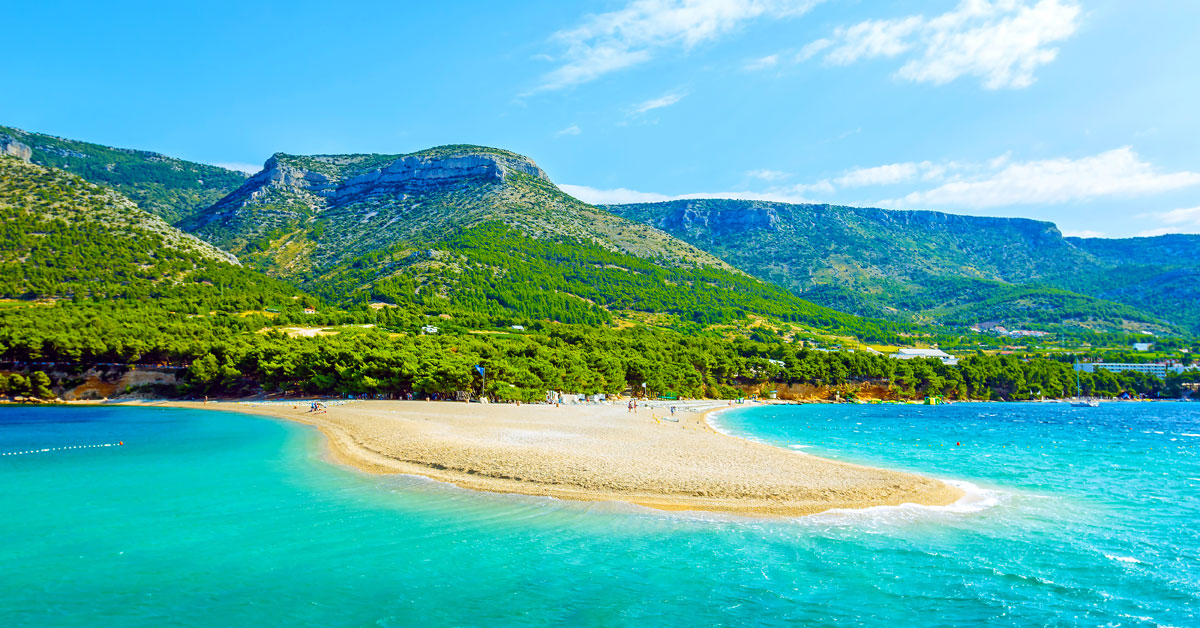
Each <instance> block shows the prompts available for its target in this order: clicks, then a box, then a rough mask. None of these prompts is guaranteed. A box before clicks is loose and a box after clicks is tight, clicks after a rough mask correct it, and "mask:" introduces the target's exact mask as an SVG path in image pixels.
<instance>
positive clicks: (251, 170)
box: [213, 161, 262, 174]
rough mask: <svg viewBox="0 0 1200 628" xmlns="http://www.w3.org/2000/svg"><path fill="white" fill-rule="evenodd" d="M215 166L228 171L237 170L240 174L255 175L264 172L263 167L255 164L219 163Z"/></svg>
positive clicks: (238, 162)
mask: <svg viewBox="0 0 1200 628" xmlns="http://www.w3.org/2000/svg"><path fill="white" fill-rule="evenodd" d="M213 165H214V166H218V167H221V168H225V169H226V170H237V171H240V172H245V173H247V174H255V173H257V172H258V171H259V170H262V166H259V165H255V164H247V163H243V162H240V161H219V162H217V163H215V164H213Z"/></svg>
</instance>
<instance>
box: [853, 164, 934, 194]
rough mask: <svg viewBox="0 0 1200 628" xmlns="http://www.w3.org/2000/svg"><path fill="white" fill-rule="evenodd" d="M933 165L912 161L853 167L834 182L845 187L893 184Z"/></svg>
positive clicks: (903, 181)
mask: <svg viewBox="0 0 1200 628" xmlns="http://www.w3.org/2000/svg"><path fill="white" fill-rule="evenodd" d="M932 167H933V164H931V163H929V162H928V161H926V162H922V163H920V164H917V163H913V162H911V161H910V162H905V163H899V164H887V165H885V166H875V167H873V168H852V169H850V170H847V171H846V172H845V173H843V174H842V176H840V177H838V178H836V179H834V183H837V184H838V185H839V186H841V187H844V188H852V187H859V186H864V185H893V184H896V183H905V182H908V181H912V180H915V179H916V178H917V176H918V175H920V173H921V171H922V169H926V170H928V169H931V168H932Z"/></svg>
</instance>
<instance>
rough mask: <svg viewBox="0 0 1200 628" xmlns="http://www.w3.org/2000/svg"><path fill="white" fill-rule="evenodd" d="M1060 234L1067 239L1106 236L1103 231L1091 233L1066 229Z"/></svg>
mask: <svg viewBox="0 0 1200 628" xmlns="http://www.w3.org/2000/svg"><path fill="white" fill-rule="evenodd" d="M1062 234H1063V235H1064V236H1066V237H1068V238H1103V237H1105V236H1106V235H1107V234H1105V233H1104V232H1103V231H1093V230H1092V229H1080V230H1079V231H1071V230H1070V229H1066V230H1063V232H1062Z"/></svg>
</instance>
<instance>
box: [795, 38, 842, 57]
mask: <svg viewBox="0 0 1200 628" xmlns="http://www.w3.org/2000/svg"><path fill="white" fill-rule="evenodd" d="M832 45H833V41H832V40H829V39H818V40H816V41H814V42H812V43H810V44H808V45H807V46H805V47H804V48H801V49H800V54H797V55H796V62H797V63H800V62H804V61H808V60H809V59H811V58H813V57H815V56H817V55H819V54H821V52H822V51H824V50H825V49H826V48H828V47H830V46H832Z"/></svg>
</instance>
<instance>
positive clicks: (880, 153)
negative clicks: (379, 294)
mask: <svg viewBox="0 0 1200 628" xmlns="http://www.w3.org/2000/svg"><path fill="white" fill-rule="evenodd" d="M93 4H94V5H93V6H88V5H84V4H83V3H74V2H70V3H67V2H52V1H47V0H41V1H38V2H26V1H23V0H15V1H13V2H9V3H7V4H6V7H5V14H6V16H7V17H8V18H9V20H8V22H9V26H10V27H9V28H7V29H6V31H5V40H6V45H7V46H6V47H7V50H8V52H7V53H6V55H5V56H6V61H5V63H3V64H0V80H2V81H3V84H4V86H5V92H6V94H5V98H4V99H3V100H0V124H7V125H12V126H17V127H20V128H24V129H27V130H31V131H39V132H45V133H51V134H54V135H60V136H64V137H70V138H73V139H83V140H88V141H94V142H99V143H103V144H109V145H115V146H122V147H132V148H145V149H149V150H155V151H159V152H163V153H166V154H170V155H174V156H178V157H182V158H185V159H191V160H196V161H204V162H209V163H219V164H234V165H238V164H240V165H242V167H254V166H257V165H258V164H261V163H262V161H263V160H265V159H266V158H267V157H268V156H270V155H271V154H272V153H274V152H277V151H283V152H290V153H336V152H381V153H404V152H410V151H413V150H419V149H421V148H425V147H429V146H434V145H438V144H447V143H460V142H461V143H475V144H485V145H491V146H499V147H503V148H508V149H511V150H515V151H517V152H520V153H523V154H526V155H529V156H530V157H532V158H533V159H534V160H536V161H537V162H538V163H539V165H541V166H542V167H543V168H544V169H546V170H547V172H549V173H550V175H551V177H552V178H553V179H554V180H555V181H556V182H557V183H559V184H560V185H561V186H562V187H563V188H564V189H566V190H568V191H570V192H571V193H573V194H575V195H577V196H579V197H580V198H583V199H584V200H589V201H594V202H606V201H607V202H617V201H627V200H660V199H667V198H677V197H688V196H700V197H707V196H721V197H731V198H765V199H775V200H791V201H816V202H831V203H842V204H850V205H872V206H883V207H891V208H901V209H937V210H942V211H948V212H953V213H967V214H976V215H998V216H1021V217H1029V218H1037V219H1043V220H1051V221H1054V222H1056V223H1057V224H1058V225H1059V226H1060V227H1061V228H1062V229H1063V231H1064V232H1066V233H1068V234H1089V235H1106V236H1110V237H1123V236H1133V235H1139V234H1155V233H1163V232H1187V233H1200V152H1197V150H1196V147H1197V146H1200V116H1198V115H1197V114H1196V111H1197V110H1198V108H1197V104H1196V103H1197V102H1200V80H1198V79H1200V75H1198V71H1197V68H1198V67H1200V37H1197V33H1200V2H1192V1H1183V0H1180V1H1177V2H1169V1H1165V0H1155V1H1149V2H1128V1H1118V0H944V1H943V0H930V1H929V2H891V1H888V0H873V1H870V2H867V1H854V0H823V1H819V0H703V1H702V0H693V1H690V2H689V1H683V0H633V1H629V0H620V1H605V2H589V3H585V2H517V3H495V2H478V3H475V2H470V3H469V2H458V3H416V2H411V3H397V2H378V3H373V2H345V3H331V2H289V3H273V2H257V3H243V2H237V3H221V2H206V3H190V6H186V5H185V4H188V3H157V2H156V3H149V2H148V3H119V2H117V3H111V4H109V3H104V4H100V3H93ZM247 164H249V165H250V166H247Z"/></svg>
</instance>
